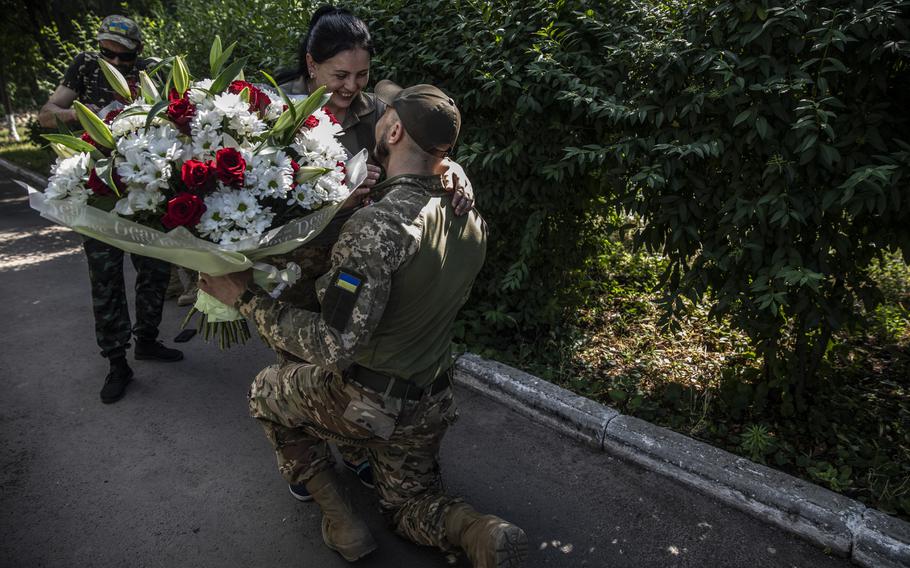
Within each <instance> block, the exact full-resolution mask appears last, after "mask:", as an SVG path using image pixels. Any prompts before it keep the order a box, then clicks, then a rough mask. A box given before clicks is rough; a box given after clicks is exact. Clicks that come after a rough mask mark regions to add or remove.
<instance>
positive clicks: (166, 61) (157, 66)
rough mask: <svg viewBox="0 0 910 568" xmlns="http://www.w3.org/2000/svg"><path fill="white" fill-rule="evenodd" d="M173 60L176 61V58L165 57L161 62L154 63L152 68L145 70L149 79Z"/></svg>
mask: <svg viewBox="0 0 910 568" xmlns="http://www.w3.org/2000/svg"><path fill="white" fill-rule="evenodd" d="M174 59H176V57H175V56H173V55H171V56H170V57H165V58H164V59H162V60H161V61H159V62H158V63H156V64H155V65H154V66H153V67H151V68H149V69H147V70H146V71H147V72H148V74H149V77H151V76H153V75H157V74H158V71H161V69H163V68H164V67H166V66H168V65H170V64H171V63H172V62H173V61H174Z"/></svg>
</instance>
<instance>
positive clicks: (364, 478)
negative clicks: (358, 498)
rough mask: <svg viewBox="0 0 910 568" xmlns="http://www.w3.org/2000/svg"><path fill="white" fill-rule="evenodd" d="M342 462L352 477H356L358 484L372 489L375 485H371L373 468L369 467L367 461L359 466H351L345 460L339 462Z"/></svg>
mask: <svg viewBox="0 0 910 568" xmlns="http://www.w3.org/2000/svg"><path fill="white" fill-rule="evenodd" d="M341 461H342V462H344V467H346V468H348V469H349V470H351V471H352V472H354V475H356V476H357V479H359V480H360V483H362V484H364V485H365V486H367V487H369V488H370V489H374V488H375V487H376V485H375V484H374V483H373V466H371V465H370V462H369V460H364V461H362V462H360V463H359V464H352V463H351V462H349V461H347V460H341Z"/></svg>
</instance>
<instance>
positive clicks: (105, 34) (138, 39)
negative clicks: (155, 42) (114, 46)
mask: <svg viewBox="0 0 910 568" xmlns="http://www.w3.org/2000/svg"><path fill="white" fill-rule="evenodd" d="M97 39H98V41H101V40H102V39H109V40H111V41H116V42H117V43H119V44H120V45H122V46H124V47H126V48H127V49H132V50H136V49H139V46H140V45H142V34H141V33H139V26H138V25H137V24H136V22H134V21H133V20H131V19H129V18H127V17H126V16H116V15H114V16H108V17H106V18H104V20H103V21H102V22H101V27H100V28H98V36H97Z"/></svg>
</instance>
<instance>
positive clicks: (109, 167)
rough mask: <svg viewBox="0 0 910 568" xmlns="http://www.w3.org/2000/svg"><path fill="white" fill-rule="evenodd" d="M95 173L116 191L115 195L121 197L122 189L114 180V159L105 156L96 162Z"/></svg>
mask: <svg viewBox="0 0 910 568" xmlns="http://www.w3.org/2000/svg"><path fill="white" fill-rule="evenodd" d="M95 174H97V176H98V177H99V178H101V181H103V182H104V183H105V184H106V185H107V186H108V187H109V188H111V191H113V192H114V195H116V196H117V197H120V191H119V190H118V189H117V184H116V183H115V182H114V161H113V160H111V159H110V158H104V159H101V160H98V161H96V162H95Z"/></svg>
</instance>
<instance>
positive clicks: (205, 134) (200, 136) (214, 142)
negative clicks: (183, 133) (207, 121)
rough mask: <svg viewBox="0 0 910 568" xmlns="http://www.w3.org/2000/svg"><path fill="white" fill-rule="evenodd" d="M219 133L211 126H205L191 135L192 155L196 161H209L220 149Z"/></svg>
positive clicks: (220, 139)
mask: <svg viewBox="0 0 910 568" xmlns="http://www.w3.org/2000/svg"><path fill="white" fill-rule="evenodd" d="M221 141H222V136H221V131H219V130H218V129H217V128H214V127H212V126H206V127H205V128H202V129H200V130H198V131H197V132H196V133H194V135H193V154H194V155H196V156H199V158H198V159H203V158H204V159H206V160H211V159H213V158H214V157H215V152H216V151H217V150H219V149H220V148H221Z"/></svg>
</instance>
